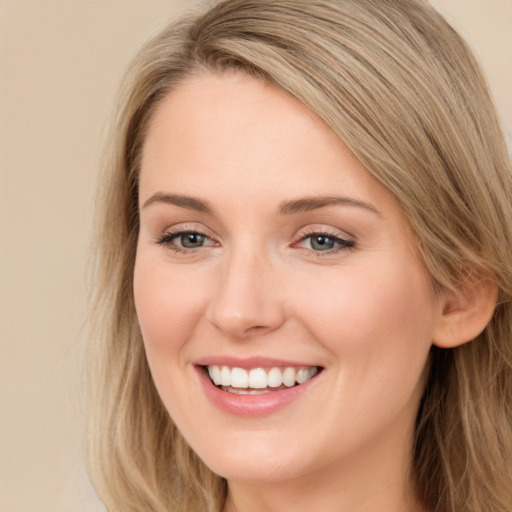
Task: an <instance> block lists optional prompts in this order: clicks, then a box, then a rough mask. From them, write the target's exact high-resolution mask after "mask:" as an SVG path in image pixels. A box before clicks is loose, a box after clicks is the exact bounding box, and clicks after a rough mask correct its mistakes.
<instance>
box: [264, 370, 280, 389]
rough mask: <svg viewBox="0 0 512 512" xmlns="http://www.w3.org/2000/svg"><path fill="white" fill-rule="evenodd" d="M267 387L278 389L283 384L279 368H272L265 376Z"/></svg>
mask: <svg viewBox="0 0 512 512" xmlns="http://www.w3.org/2000/svg"><path fill="white" fill-rule="evenodd" d="M267 382H268V386H269V387H271V388H278V387H279V386H280V385H281V384H282V383H283V375H282V373H281V370H280V369H279V368H272V369H271V370H270V371H269V372H268V375H267Z"/></svg>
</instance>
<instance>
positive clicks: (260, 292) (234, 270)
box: [208, 244, 284, 339]
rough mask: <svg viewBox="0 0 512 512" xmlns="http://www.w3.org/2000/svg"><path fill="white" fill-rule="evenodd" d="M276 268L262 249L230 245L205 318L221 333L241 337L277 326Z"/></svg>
mask: <svg viewBox="0 0 512 512" xmlns="http://www.w3.org/2000/svg"><path fill="white" fill-rule="evenodd" d="M276 274H277V271H276V269H275V267H274V265H273V264H272V261H271V259H270V258H269V257H268V255H266V254H265V252H264V251H263V250H257V249H255V248H254V246H251V244H240V245H239V246H238V247H236V248H235V247H234V248H233V249H232V250H231V251H230V253H229V254H227V255H226V259H225V260H224V262H223V265H222V268H221V271H220V272H219V275H218V279H217V286H216V290H215V293H214V296H213V297H212V299H211V303H210V307H209V315H208V316H209V320H210V322H211V323H212V324H214V325H215V327H216V328H218V329H220V330H221V331H223V332H224V334H225V335H227V336H229V337H231V338H236V339H245V338H248V337H250V336H252V335H255V334H260V335H261V334H264V333H266V332H270V331H273V330H275V329H277V328H278V327H279V326H280V325H281V324H282V322H283V320H284V312H283V308H282V303H281V300H280V297H279V291H278V288H277V281H278V279H277V275H276Z"/></svg>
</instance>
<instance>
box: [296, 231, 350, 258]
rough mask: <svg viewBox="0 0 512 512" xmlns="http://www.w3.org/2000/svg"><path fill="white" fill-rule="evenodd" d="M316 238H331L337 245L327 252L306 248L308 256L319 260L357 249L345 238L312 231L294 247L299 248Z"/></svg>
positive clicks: (325, 232) (302, 237) (326, 232)
mask: <svg viewBox="0 0 512 512" xmlns="http://www.w3.org/2000/svg"><path fill="white" fill-rule="evenodd" d="M314 237H324V238H329V239H331V240H333V241H334V243H335V244H337V245H336V246H335V247H333V248H332V249H328V250H326V251H315V250H314V249H308V248H304V250H306V251H307V252H308V254H311V255H314V256H316V257H317V258H322V257H323V256H329V255H333V254H337V253H339V252H341V251H345V250H347V249H348V250H354V249H355V247H356V244H355V242H354V241H352V240H346V239H345V238H341V237H340V236H339V235H336V234H335V233H330V232H329V231H326V230H323V231H321V230H312V231H310V232H307V233H305V234H304V235H302V236H301V237H300V238H299V240H298V241H297V242H294V243H293V244H292V246H297V245H298V244H300V243H301V242H304V241H306V240H308V239H312V238H314Z"/></svg>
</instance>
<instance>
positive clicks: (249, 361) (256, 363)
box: [194, 356, 320, 369]
mask: <svg viewBox="0 0 512 512" xmlns="http://www.w3.org/2000/svg"><path fill="white" fill-rule="evenodd" d="M194 364H195V365H197V366H228V367H230V368H245V369H250V368H273V367H282V368H287V367H295V368H309V367H315V366H316V367H320V365H318V364H315V363H307V362H305V361H290V360H285V359H278V358H273V357H258V356H253V357H247V358H238V357H233V356H207V357H202V358H200V359H197V360H196V361H194Z"/></svg>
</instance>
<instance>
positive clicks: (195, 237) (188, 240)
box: [174, 233, 206, 249]
mask: <svg viewBox="0 0 512 512" xmlns="http://www.w3.org/2000/svg"><path fill="white" fill-rule="evenodd" d="M205 239H206V236H205V235H203V234H201V233H181V234H178V235H177V236H176V237H175V238H174V240H175V241H177V242H179V243H180V244H181V246H182V247H185V248H186V249H196V248H197V247H202V246H203V245H204V242H205Z"/></svg>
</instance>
